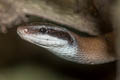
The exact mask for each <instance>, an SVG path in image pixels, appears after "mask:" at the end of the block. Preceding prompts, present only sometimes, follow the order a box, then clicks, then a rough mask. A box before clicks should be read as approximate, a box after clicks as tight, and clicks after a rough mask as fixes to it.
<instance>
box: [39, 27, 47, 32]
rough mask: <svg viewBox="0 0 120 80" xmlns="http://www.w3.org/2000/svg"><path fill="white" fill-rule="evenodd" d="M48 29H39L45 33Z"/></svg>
mask: <svg viewBox="0 0 120 80" xmlns="http://www.w3.org/2000/svg"><path fill="white" fill-rule="evenodd" d="M46 31H47V30H46V29H45V28H41V29H39V32H41V33H45V32H46Z"/></svg>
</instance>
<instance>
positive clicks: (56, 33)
mask: <svg viewBox="0 0 120 80" xmlns="http://www.w3.org/2000/svg"><path fill="white" fill-rule="evenodd" d="M39 33H42V34H48V35H51V36H54V37H57V38H60V39H63V40H67V41H68V42H69V43H70V44H72V43H73V39H72V37H71V36H70V34H69V33H68V32H65V31H60V30H55V29H51V28H41V29H39Z"/></svg>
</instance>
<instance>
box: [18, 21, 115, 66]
mask: <svg viewBox="0 0 120 80" xmlns="http://www.w3.org/2000/svg"><path fill="white" fill-rule="evenodd" d="M17 33H18V35H19V36H20V37H21V39H23V40H25V41H28V42H30V43H32V44H34V45H36V46H38V47H42V48H45V49H46V50H48V51H50V52H51V53H53V54H54V55H56V56H58V57H60V58H62V59H64V60H67V61H71V62H74V63H79V64H90V65H94V64H104V63H109V62H113V61H115V60H116V55H115V52H114V44H113V41H114V40H113V39H114V34H113V32H109V33H106V34H104V35H99V36H81V35H79V34H77V33H76V32H73V31H71V30H69V29H67V28H64V27H61V26H59V25H56V24H49V23H39V24H32V25H31V24H27V25H21V26H19V27H18V28H17Z"/></svg>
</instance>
